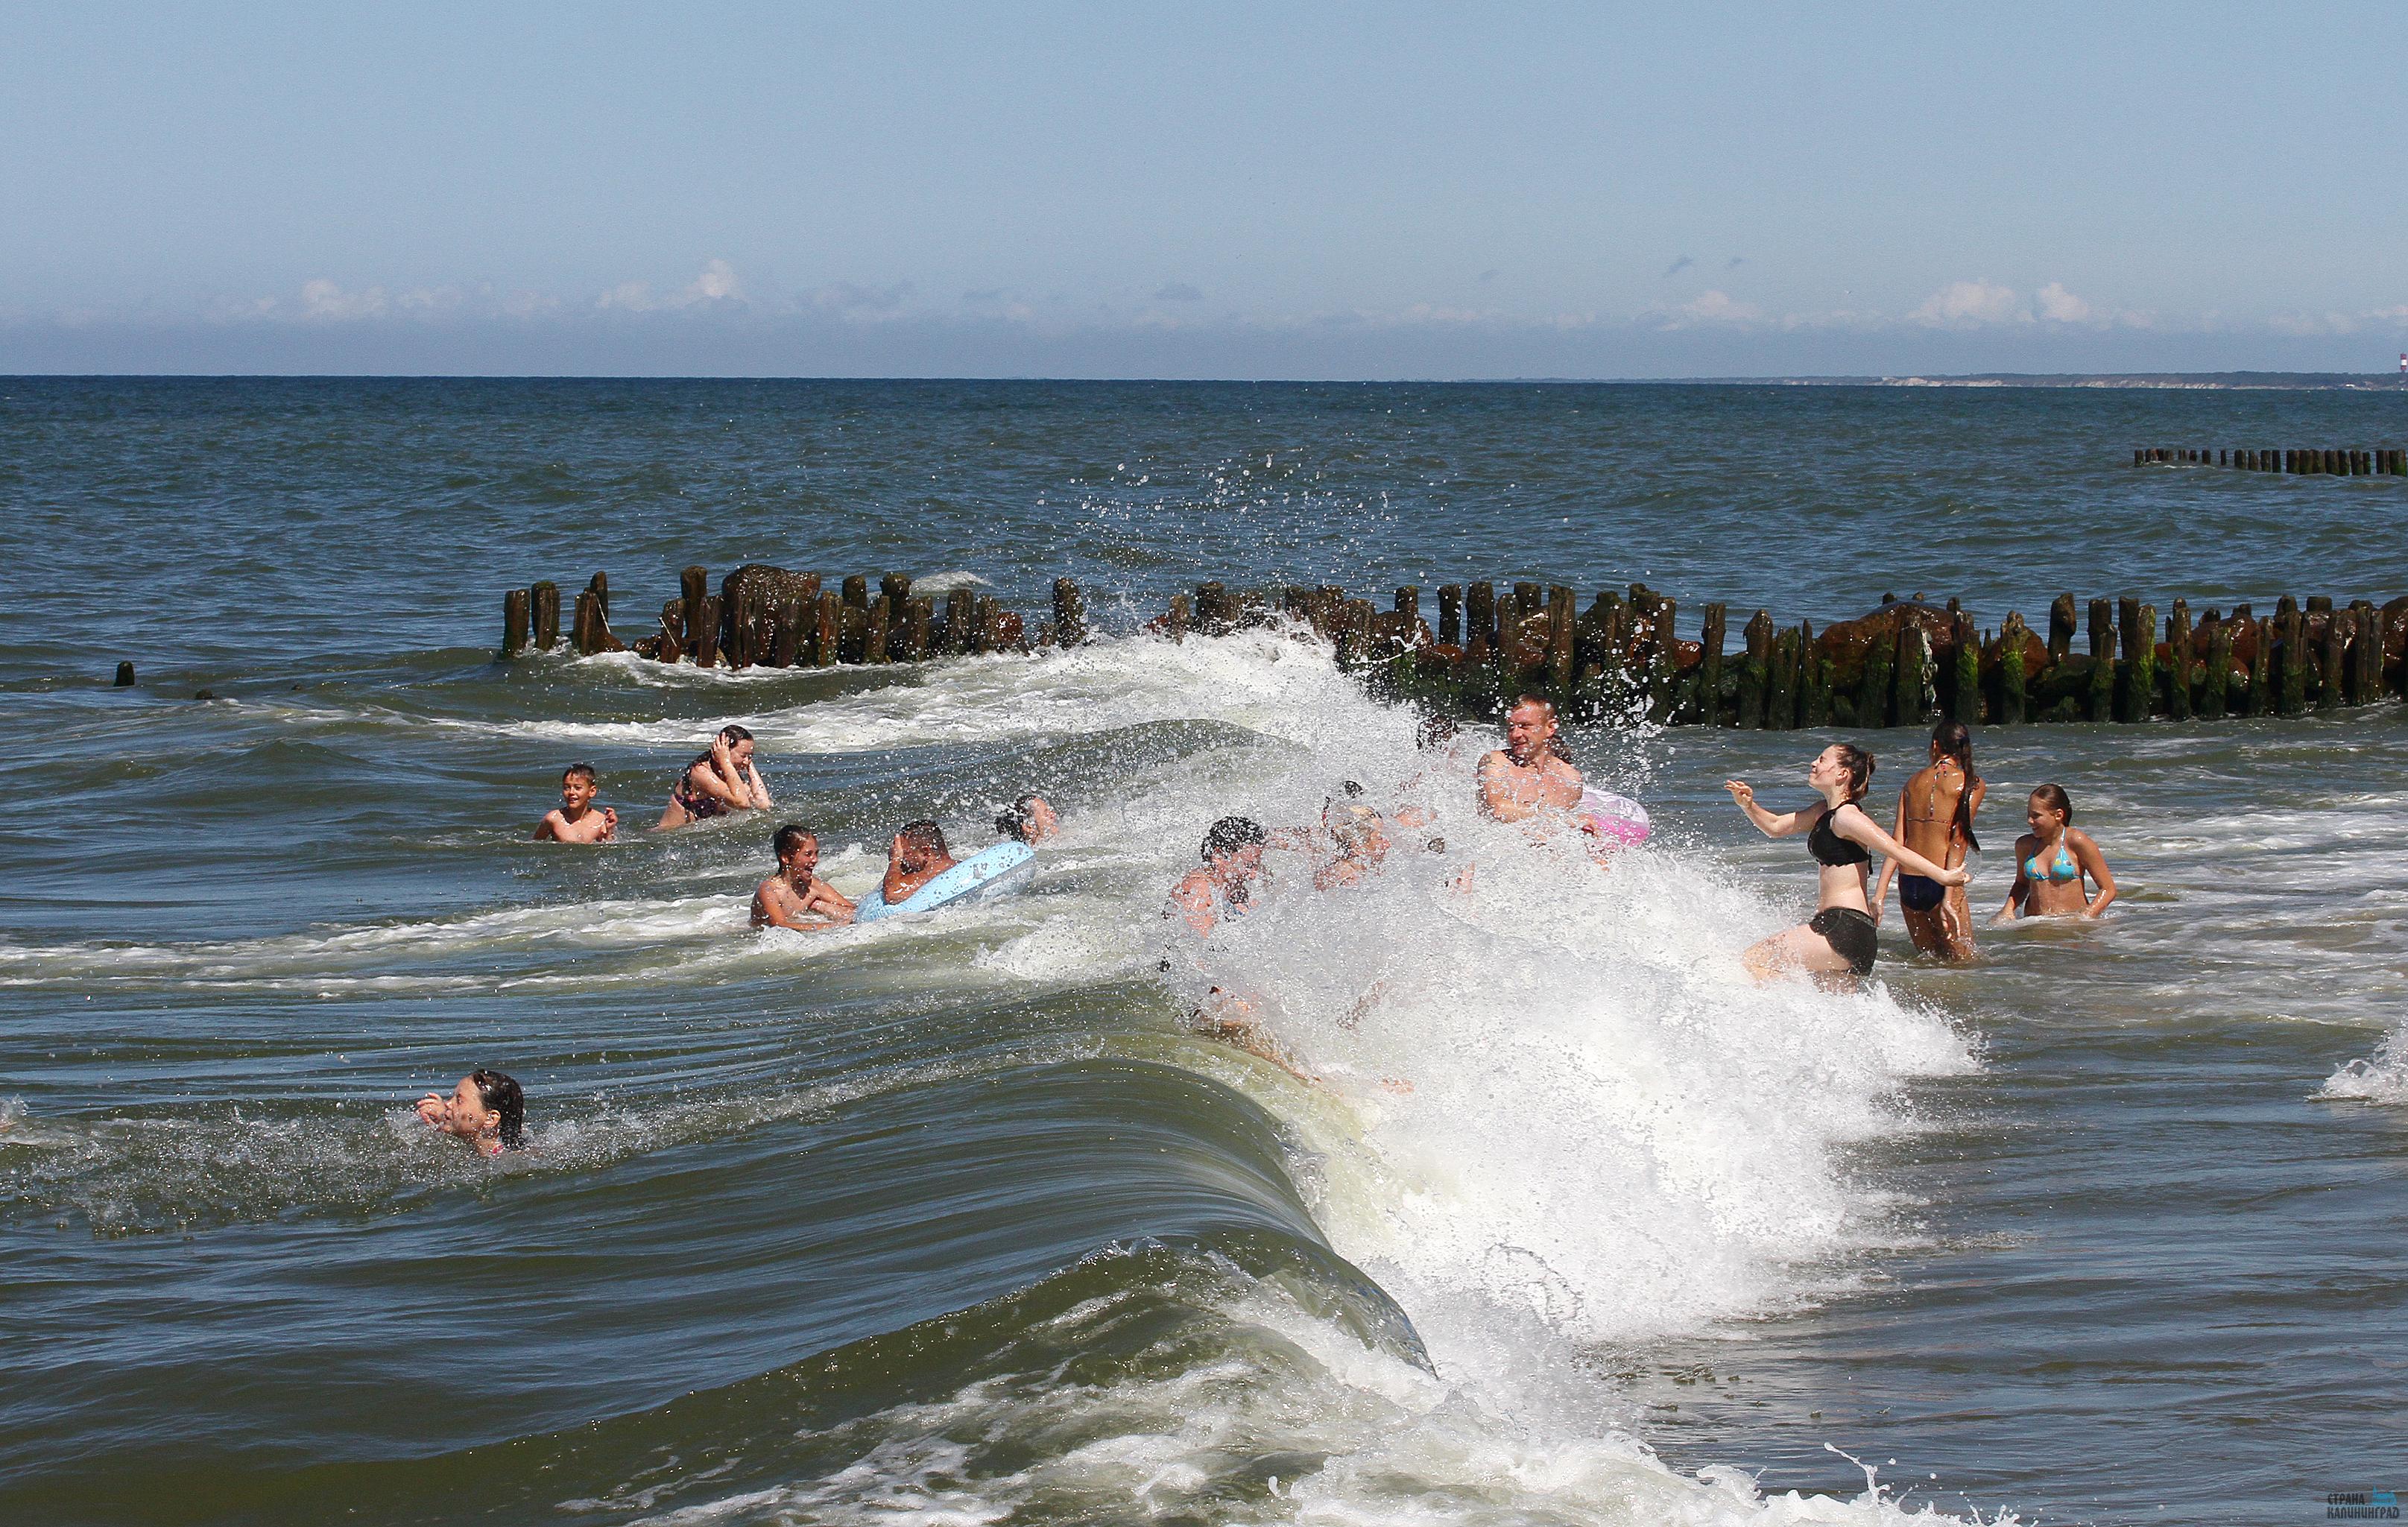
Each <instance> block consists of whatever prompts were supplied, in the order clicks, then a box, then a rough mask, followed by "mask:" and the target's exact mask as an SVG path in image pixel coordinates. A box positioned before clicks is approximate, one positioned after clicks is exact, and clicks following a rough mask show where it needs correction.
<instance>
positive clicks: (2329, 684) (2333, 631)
mask: <svg viewBox="0 0 2408 1527" xmlns="http://www.w3.org/2000/svg"><path fill="white" fill-rule="evenodd" d="M2349 622H2350V617H2349V615H2348V613H2347V612H2346V611H2343V610H2330V609H2329V610H2327V611H2325V635H2324V640H2322V641H2321V642H2318V643H2316V644H2315V647H2316V649H2317V650H2316V654H2315V655H2316V657H2317V659H2318V660H2319V661H2318V662H2317V664H2316V665H2317V667H2318V668H2319V669H2320V670H2321V672H2320V673H2319V674H2318V675H2317V678H2318V680H2319V681H2318V683H2317V685H2316V708H2317V709H2318V710H2339V709H2340V708H2341V707H2342V706H2344V705H2346V704H2348V697H2349V669H2348V666H2347V664H2348V657H2349Z"/></svg>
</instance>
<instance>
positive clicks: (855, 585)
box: [844, 573, 869, 610]
mask: <svg viewBox="0 0 2408 1527" xmlns="http://www.w3.org/2000/svg"><path fill="white" fill-rule="evenodd" d="M844 602H845V603H846V604H848V605H851V606H852V607H853V608H855V609H858V610H867V608H869V578H868V577H867V575H865V574H862V573H855V574H853V576H852V577H851V578H846V579H845V580H844Z"/></svg>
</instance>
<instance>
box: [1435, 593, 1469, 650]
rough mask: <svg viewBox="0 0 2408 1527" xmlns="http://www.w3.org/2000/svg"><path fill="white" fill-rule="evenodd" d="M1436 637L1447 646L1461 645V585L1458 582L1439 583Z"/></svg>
mask: <svg viewBox="0 0 2408 1527" xmlns="http://www.w3.org/2000/svg"><path fill="white" fill-rule="evenodd" d="M1438 639H1439V640H1440V642H1441V643H1442V644H1444V645H1445V646H1448V647H1461V646H1462V645H1463V585H1462V584H1460V583H1441V584H1440V585H1439V590H1438Z"/></svg>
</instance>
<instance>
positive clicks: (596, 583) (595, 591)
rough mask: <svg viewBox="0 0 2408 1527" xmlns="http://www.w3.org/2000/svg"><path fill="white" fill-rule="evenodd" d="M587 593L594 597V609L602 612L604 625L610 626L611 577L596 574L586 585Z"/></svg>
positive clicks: (604, 574) (606, 574) (605, 574)
mask: <svg viewBox="0 0 2408 1527" xmlns="http://www.w3.org/2000/svg"><path fill="white" fill-rule="evenodd" d="M585 592H588V593H590V594H592V595H593V596H594V607H595V609H597V610H599V611H601V612H602V623H603V624H604V625H606V626H607V625H609V623H610V575H609V574H608V573H596V574H595V575H594V577H593V578H592V579H591V580H590V581H589V582H588V583H587V584H586V585H585Z"/></svg>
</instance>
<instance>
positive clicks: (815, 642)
mask: <svg viewBox="0 0 2408 1527" xmlns="http://www.w3.org/2000/svg"><path fill="white" fill-rule="evenodd" d="M843 646H844V601H843V600H841V599H839V598H838V597H837V595H836V593H835V592H834V591H833V590H829V589H822V590H821V591H820V597H819V610H818V612H817V614H816V615H815V616H814V617H813V618H812V621H811V665H812V666H813V667H815V668H833V667H835V666H836V665H837V662H838V660H839V658H841V657H842V656H843V651H842V648H843Z"/></svg>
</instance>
